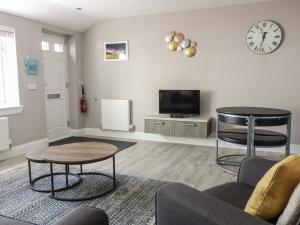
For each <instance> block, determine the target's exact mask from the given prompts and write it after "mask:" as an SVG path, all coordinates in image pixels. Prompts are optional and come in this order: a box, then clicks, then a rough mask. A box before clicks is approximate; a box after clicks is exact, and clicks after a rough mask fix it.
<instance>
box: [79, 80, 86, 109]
mask: <svg viewBox="0 0 300 225" xmlns="http://www.w3.org/2000/svg"><path fill="white" fill-rule="evenodd" d="M81 94H82V96H81V98H80V112H81V113H86V112H87V101H86V98H85V91H84V87H83V85H82V86H81Z"/></svg>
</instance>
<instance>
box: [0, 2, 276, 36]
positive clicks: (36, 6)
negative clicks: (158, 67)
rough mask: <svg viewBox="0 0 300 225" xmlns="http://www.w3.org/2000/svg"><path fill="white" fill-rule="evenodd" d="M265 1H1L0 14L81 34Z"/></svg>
mask: <svg viewBox="0 0 300 225" xmlns="http://www.w3.org/2000/svg"><path fill="white" fill-rule="evenodd" d="M266 1H272V0H0V11H2V12H6V13H10V14H14V15H18V16H23V17H26V18H30V19H34V20H38V21H41V22H44V23H48V24H51V25H56V26H59V27H63V28H68V29H70V30H74V31H84V30H85V29H87V28H89V27H90V26H91V25H93V24H94V23H95V22H96V21H98V20H101V19H109V18H116V17H128V16H138V15H146V14H155V13H165V12H177V11H185V10H193V9H200V8H208V7H219V6H228V5H238V4H248V3H256V2H266ZM77 7H81V8H82V10H76V8H77Z"/></svg>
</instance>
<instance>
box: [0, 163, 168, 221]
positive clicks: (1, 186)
mask: <svg viewBox="0 0 300 225" xmlns="http://www.w3.org/2000/svg"><path fill="white" fill-rule="evenodd" d="M48 169H49V168H48V166H46V165H40V164H37V165H35V169H34V171H33V173H34V174H35V175H38V174H43V173H47V172H48ZM72 169H75V168H72ZM72 169H71V170H72ZM55 170H59V168H55ZM101 179H102V178H99V177H97V178H95V179H91V177H89V178H84V181H83V183H82V184H80V185H78V186H77V187H74V188H73V189H72V190H71V191H68V192H65V193H64V192H62V193H60V194H61V195H63V194H66V195H73V196H77V195H78V196H79V195H81V194H82V193H84V194H89V193H87V192H89V191H88V190H90V191H91V193H92V192H93V191H95V190H97V189H95V187H103V188H104V187H105V186H109V185H111V184H110V183H109V182H111V181H108V180H101ZM103 179H105V178H103ZM117 180H118V186H117V188H116V189H115V190H114V191H113V192H111V193H110V194H108V195H106V196H104V197H101V198H97V199H94V200H90V201H85V202H62V201H57V200H54V199H51V198H49V194H46V193H39V192H35V191H32V190H31V189H30V187H29V184H28V171H27V166H26V165H24V166H20V167H18V168H15V169H12V170H9V171H6V172H2V173H0V215H4V216H7V217H10V218H15V219H19V220H23V221H27V222H30V223H34V224H37V225H49V224H52V223H53V222H54V221H56V220H58V219H59V218H60V217H62V216H64V215H65V214H67V213H68V212H69V211H71V210H72V209H74V208H76V207H78V206H80V205H86V206H92V207H96V208H100V209H103V210H105V211H106V213H107V214H108V216H109V220H110V225H147V224H149V225H150V224H151V225H152V224H153V222H154V211H155V193H156V190H157V189H158V187H160V186H161V185H163V184H164V182H162V181H157V180H151V179H144V178H139V177H131V176H126V175H119V174H117ZM42 182H45V183H46V184H49V183H48V182H49V181H47V180H44V181H42ZM59 182H62V183H64V179H63V177H61V180H60V178H59V177H58V178H57V179H56V183H55V185H58V183H59ZM97 182H99V183H97Z"/></svg>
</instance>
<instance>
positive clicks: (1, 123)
mask: <svg viewBox="0 0 300 225" xmlns="http://www.w3.org/2000/svg"><path fill="white" fill-rule="evenodd" d="M9 144H10V140H9V130H8V118H7V117H0V151H4V150H8V149H9Z"/></svg>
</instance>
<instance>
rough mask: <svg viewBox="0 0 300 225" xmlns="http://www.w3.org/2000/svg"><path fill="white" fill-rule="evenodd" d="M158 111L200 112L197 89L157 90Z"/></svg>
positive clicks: (177, 112)
mask: <svg viewBox="0 0 300 225" xmlns="http://www.w3.org/2000/svg"><path fill="white" fill-rule="evenodd" d="M159 113H161V114H169V113H170V114H188V115H199V114H200V91H199V90H159Z"/></svg>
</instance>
